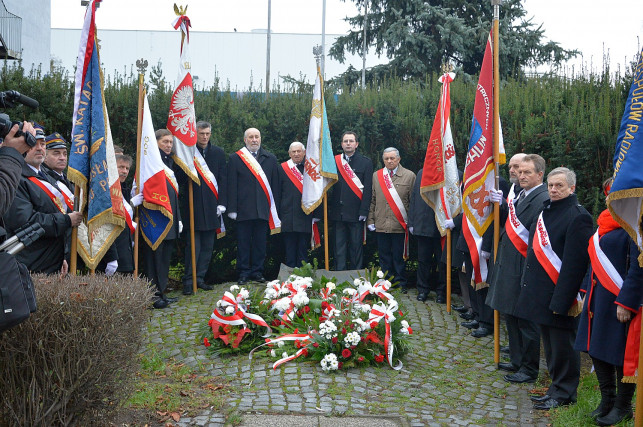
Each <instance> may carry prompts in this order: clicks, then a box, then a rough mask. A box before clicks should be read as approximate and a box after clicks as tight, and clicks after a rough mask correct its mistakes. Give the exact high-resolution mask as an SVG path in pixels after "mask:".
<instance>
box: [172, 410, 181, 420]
mask: <svg viewBox="0 0 643 427" xmlns="http://www.w3.org/2000/svg"><path fill="white" fill-rule="evenodd" d="M170 416H171V417H172V419H173V420H174V421H176V422H179V420H180V419H181V414H179V413H178V412H172V413H171V414H170Z"/></svg>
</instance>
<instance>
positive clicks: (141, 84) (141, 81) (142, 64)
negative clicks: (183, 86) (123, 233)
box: [134, 58, 147, 277]
mask: <svg viewBox="0 0 643 427" xmlns="http://www.w3.org/2000/svg"><path fill="white" fill-rule="evenodd" d="M136 67H137V68H138V116H137V118H138V121H137V124H136V173H135V175H134V177H135V180H136V192H137V193H138V192H140V188H141V172H140V171H141V150H140V147H141V135H142V133H143V97H144V96H145V69H146V68H147V61H146V60H145V59H143V58H141V59H137V60H136ZM138 214H139V213H138V206H137V207H136V212H135V214H134V218H135V219H134V222H136V224H137V226H136V228H135V229H134V277H138V242H139V239H138V236H139V233H138V229H139V227H138V224H140V223H139V217H138Z"/></svg>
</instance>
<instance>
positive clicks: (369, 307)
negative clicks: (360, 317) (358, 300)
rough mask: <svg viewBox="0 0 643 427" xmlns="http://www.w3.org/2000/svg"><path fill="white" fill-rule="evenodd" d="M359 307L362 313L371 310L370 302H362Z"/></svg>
mask: <svg viewBox="0 0 643 427" xmlns="http://www.w3.org/2000/svg"><path fill="white" fill-rule="evenodd" d="M360 308H361V309H362V313H370V312H371V306H370V304H362V305H361V307H360Z"/></svg>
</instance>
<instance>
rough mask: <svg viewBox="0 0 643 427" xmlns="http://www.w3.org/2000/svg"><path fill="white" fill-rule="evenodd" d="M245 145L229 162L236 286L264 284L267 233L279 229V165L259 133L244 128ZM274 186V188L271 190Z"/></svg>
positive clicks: (230, 214) (276, 231) (229, 203)
mask: <svg viewBox="0 0 643 427" xmlns="http://www.w3.org/2000/svg"><path fill="white" fill-rule="evenodd" d="M243 141H244V143H245V146H244V147H243V148H241V149H240V150H239V151H237V152H236V153H233V154H231V155H230V161H229V163H228V198H227V202H228V206H227V208H228V217H229V218H230V219H233V220H236V221H237V271H238V272H239V286H245V285H246V284H247V282H248V281H249V280H256V281H257V282H260V283H263V282H265V281H266V279H265V278H264V277H263V268H264V265H263V264H264V261H265V259H266V244H267V234H268V232H269V231H270V234H276V233H279V232H280V231H281V221H280V219H279V215H278V213H277V206H279V200H278V199H277V197H279V192H278V191H277V190H278V189H279V164H278V163H277V158H276V157H275V155H274V154H272V153H271V152H269V151H267V150H265V149H263V148H261V132H259V130H258V129H255V128H249V129H246V131H245V132H244V134H243ZM273 189H274V191H273Z"/></svg>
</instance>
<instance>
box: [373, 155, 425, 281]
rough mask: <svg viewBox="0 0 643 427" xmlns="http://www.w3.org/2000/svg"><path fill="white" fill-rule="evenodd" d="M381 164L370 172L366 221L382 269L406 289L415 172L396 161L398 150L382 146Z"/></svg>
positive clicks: (398, 159) (398, 157)
mask: <svg viewBox="0 0 643 427" xmlns="http://www.w3.org/2000/svg"><path fill="white" fill-rule="evenodd" d="M382 159H383V160H384V166H385V167H383V168H382V169H380V170H378V171H376V172H375V173H373V190H372V196H371V205H370V209H369V212H368V219H367V221H366V224H367V227H368V229H369V231H375V232H376V235H377V250H378V253H379V257H380V267H381V268H382V271H384V272H387V274H388V275H389V276H393V277H394V279H393V281H394V282H397V285H396V286H397V287H400V288H401V289H402V292H404V293H406V292H407V290H406V271H405V270H406V260H407V259H408V258H409V229H408V225H407V223H408V214H407V212H408V211H409V206H410V203H411V192H412V191H413V184H415V174H414V173H413V172H411V171H410V170H408V169H405V168H404V167H403V166H402V165H400V160H401V159H400V152H399V151H398V150H397V149H396V148H393V147H388V148H385V149H384V153H383V154H382Z"/></svg>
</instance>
